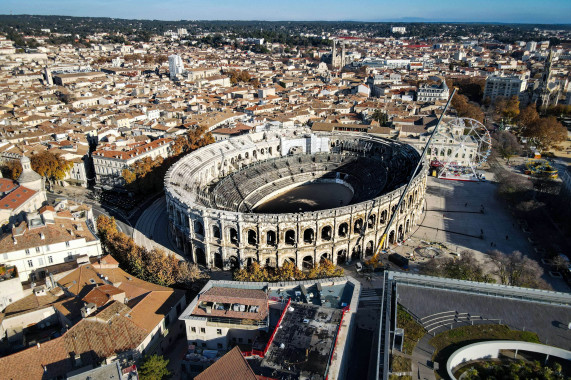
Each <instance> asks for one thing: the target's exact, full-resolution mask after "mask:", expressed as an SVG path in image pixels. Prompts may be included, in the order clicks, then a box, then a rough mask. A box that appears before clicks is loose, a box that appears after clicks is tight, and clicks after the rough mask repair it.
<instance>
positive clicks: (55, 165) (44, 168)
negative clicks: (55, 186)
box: [30, 151, 73, 181]
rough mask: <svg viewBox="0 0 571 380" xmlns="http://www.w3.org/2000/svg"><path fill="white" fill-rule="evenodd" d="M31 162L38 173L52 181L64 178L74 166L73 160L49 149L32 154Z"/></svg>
mask: <svg viewBox="0 0 571 380" xmlns="http://www.w3.org/2000/svg"><path fill="white" fill-rule="evenodd" d="M30 163H31V165H32V169H34V171H35V172H36V173H38V174H39V175H41V176H42V177H44V178H46V179H48V180H52V181H61V180H62V179H64V178H65V177H66V175H67V173H68V172H69V171H70V169H71V168H72V167H73V163H72V162H70V161H67V160H65V159H63V158H62V157H60V155H59V154H53V153H51V152H48V151H44V152H41V153H38V154H34V155H32V157H31V158H30Z"/></svg>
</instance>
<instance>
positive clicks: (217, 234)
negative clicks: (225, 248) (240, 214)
mask: <svg viewBox="0 0 571 380" xmlns="http://www.w3.org/2000/svg"><path fill="white" fill-rule="evenodd" d="M212 236H214V238H215V239H220V238H221V235H220V227H218V226H216V225H214V226H212Z"/></svg>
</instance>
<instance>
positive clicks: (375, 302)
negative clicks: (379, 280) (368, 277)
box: [359, 288, 383, 309]
mask: <svg viewBox="0 0 571 380" xmlns="http://www.w3.org/2000/svg"><path fill="white" fill-rule="evenodd" d="M382 296H383V289H371V288H369V289H361V294H360V296H359V307H360V308H371V309H372V308H380V307H381V298H382Z"/></svg>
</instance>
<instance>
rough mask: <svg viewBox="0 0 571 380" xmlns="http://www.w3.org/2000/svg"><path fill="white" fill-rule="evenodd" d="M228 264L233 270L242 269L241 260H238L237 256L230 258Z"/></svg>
mask: <svg viewBox="0 0 571 380" xmlns="http://www.w3.org/2000/svg"><path fill="white" fill-rule="evenodd" d="M228 263H229V265H230V269H231V270H234V269H238V268H240V260H238V257H237V256H234V255H232V256H230V257H229V258H228Z"/></svg>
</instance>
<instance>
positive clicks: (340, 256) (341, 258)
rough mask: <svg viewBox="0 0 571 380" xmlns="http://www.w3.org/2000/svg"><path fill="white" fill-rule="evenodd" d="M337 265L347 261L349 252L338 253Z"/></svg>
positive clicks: (341, 250) (342, 250) (341, 251)
mask: <svg viewBox="0 0 571 380" xmlns="http://www.w3.org/2000/svg"><path fill="white" fill-rule="evenodd" d="M336 259H337V260H336V261H337V264H344V263H345V262H346V261H347V250H346V249H340V250H338V251H337V258H336Z"/></svg>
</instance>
